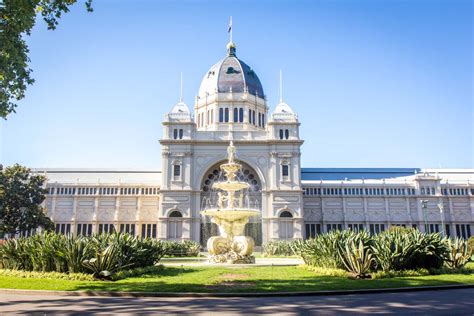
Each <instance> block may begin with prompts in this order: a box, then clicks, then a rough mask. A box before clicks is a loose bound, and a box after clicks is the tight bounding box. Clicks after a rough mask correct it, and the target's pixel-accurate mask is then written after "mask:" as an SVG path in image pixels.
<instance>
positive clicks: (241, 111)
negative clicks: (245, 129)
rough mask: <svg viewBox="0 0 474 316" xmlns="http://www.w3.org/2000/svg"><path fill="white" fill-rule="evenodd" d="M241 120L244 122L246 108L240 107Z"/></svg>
mask: <svg viewBox="0 0 474 316" xmlns="http://www.w3.org/2000/svg"><path fill="white" fill-rule="evenodd" d="M239 122H240V123H243V122H244V109H243V108H240V109H239Z"/></svg>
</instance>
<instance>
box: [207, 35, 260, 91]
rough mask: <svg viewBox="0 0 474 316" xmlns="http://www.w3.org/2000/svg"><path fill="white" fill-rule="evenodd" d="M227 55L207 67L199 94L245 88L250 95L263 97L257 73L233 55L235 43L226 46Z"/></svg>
mask: <svg viewBox="0 0 474 316" xmlns="http://www.w3.org/2000/svg"><path fill="white" fill-rule="evenodd" d="M227 52H228V56H227V57H225V58H224V59H222V60H220V61H219V62H218V63H216V64H215V65H214V66H212V67H211V69H209V71H208V72H207V73H206V75H205V76H204V78H203V79H202V82H201V87H200V88H199V96H200V97H205V96H206V93H207V94H214V93H215V92H216V91H217V92H230V91H232V92H235V93H241V92H245V91H246V90H247V91H248V93H250V94H252V95H256V96H258V97H260V98H263V97H264V93H263V88H262V84H261V83H260V79H258V76H257V74H256V73H255V72H254V71H253V69H252V68H250V67H249V66H248V65H247V64H246V63H244V62H243V61H242V60H240V59H238V58H237V57H236V56H235V45H234V44H233V43H229V45H228V46H227Z"/></svg>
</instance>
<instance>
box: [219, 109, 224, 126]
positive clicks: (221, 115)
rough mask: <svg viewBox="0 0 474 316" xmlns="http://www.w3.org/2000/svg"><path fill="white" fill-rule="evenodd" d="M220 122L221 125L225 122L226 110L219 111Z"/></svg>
mask: <svg viewBox="0 0 474 316" xmlns="http://www.w3.org/2000/svg"><path fill="white" fill-rule="evenodd" d="M219 122H220V123H222V122H224V109H223V108H220V109H219Z"/></svg>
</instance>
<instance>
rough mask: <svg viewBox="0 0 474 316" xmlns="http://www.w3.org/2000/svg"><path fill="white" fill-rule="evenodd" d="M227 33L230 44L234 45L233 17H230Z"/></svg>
mask: <svg viewBox="0 0 474 316" xmlns="http://www.w3.org/2000/svg"><path fill="white" fill-rule="evenodd" d="M227 33H229V35H230V37H229V39H230V40H229V43H232V16H230V21H229V26H228V27H227Z"/></svg>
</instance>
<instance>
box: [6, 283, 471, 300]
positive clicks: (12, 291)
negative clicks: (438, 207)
mask: <svg viewBox="0 0 474 316" xmlns="http://www.w3.org/2000/svg"><path fill="white" fill-rule="evenodd" d="M470 288H474V284H452V285H439V286H418V287H398V288H383V289H361V290H336V291H328V290H326V291H314V292H273V293H270V292H263V293H262V292H255V293H196V292H182V293H169V292H107V291H44V290H16V289H0V294H23V295H60V296H91V297H92V296H98V297H99V296H103V297H202V298H206V297H208V298H218V297H283V296H287V297H292V296H323V295H328V296H333V295H334V296H336V295H354V294H380V293H400V292H421V291H442V290H456V289H470Z"/></svg>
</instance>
